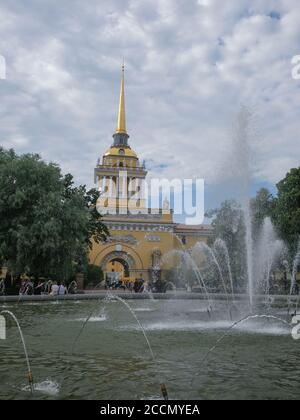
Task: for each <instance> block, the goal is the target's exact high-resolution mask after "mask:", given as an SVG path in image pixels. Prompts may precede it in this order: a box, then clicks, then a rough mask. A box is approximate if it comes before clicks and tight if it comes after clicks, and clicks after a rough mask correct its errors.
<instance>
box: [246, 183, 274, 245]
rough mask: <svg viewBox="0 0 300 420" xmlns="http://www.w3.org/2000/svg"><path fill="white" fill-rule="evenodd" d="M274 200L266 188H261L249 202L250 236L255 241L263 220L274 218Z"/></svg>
mask: <svg viewBox="0 0 300 420" xmlns="http://www.w3.org/2000/svg"><path fill="white" fill-rule="evenodd" d="M274 207H275V200H274V197H273V195H272V194H271V193H270V191H269V190H268V189H267V188H261V189H260V190H259V191H258V192H257V193H256V196H255V197H254V198H252V199H251V200H250V208H251V218H252V235H253V240H254V241H255V240H256V239H257V238H258V236H259V233H260V230H261V227H262V225H263V222H264V219H265V218H266V217H270V218H271V219H273V218H274Z"/></svg>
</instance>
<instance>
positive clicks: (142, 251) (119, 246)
mask: <svg viewBox="0 0 300 420" xmlns="http://www.w3.org/2000/svg"><path fill="white" fill-rule="evenodd" d="M128 139H129V135H128V133H127V129H126V117H125V88H124V67H123V68H122V78H121V88H120V99H119V110H118V122H117V129H116V131H115V133H114V135H113V144H112V145H111V147H110V148H109V149H108V150H107V151H106V152H105V153H104V154H103V156H102V158H101V159H98V163H97V166H96V168H95V182H96V183H97V185H98V187H99V189H100V191H101V197H100V199H99V202H98V206H97V207H98V211H99V213H100V214H102V215H103V222H104V223H105V224H106V225H107V227H108V229H109V231H110V237H109V238H108V241H107V242H105V243H101V244H97V243H94V246H93V248H92V250H91V252H90V255H89V261H90V264H93V265H97V266H100V267H101V268H102V270H103V272H104V275H105V278H106V280H107V282H108V283H109V282H114V281H116V280H121V281H125V282H126V281H134V280H135V279H136V278H140V277H142V278H143V279H144V280H145V281H147V282H149V283H155V282H156V281H157V280H158V279H160V280H162V281H163V280H165V279H166V273H167V272H168V271H169V270H170V269H172V265H173V263H172V258H166V256H168V255H170V254H171V253H172V250H176V249H177V250H178V249H184V250H186V249H189V248H191V247H192V246H193V245H195V243H196V242H198V241H205V242H206V241H207V239H208V238H209V236H210V235H211V234H212V230H211V227H210V226H207V225H194V226H192V225H183V224H179V223H176V222H174V220H173V212H172V210H171V209H170V208H169V204H168V202H167V201H166V200H165V201H164V204H163V206H162V208H160V209H156V210H155V211H154V210H153V209H150V208H147V206H146V204H147V202H146V199H145V191H143V182H144V181H145V179H146V175H147V170H146V168H145V165H144V164H143V163H141V162H140V160H139V157H138V155H137V154H136V152H135V151H134V150H133V149H132V148H131V147H130V145H129V142H128ZM174 264H175V263H174Z"/></svg>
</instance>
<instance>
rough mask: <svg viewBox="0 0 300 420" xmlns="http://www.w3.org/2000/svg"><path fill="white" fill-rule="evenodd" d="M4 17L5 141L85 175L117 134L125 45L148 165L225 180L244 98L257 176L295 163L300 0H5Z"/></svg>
mask: <svg viewBox="0 0 300 420" xmlns="http://www.w3.org/2000/svg"><path fill="white" fill-rule="evenodd" d="M0 19H1V25H0V39H1V44H0V53H1V54H2V55H3V56H4V57H5V58H6V61H7V80H5V81H0V92H1V109H0V112H1V114H0V115H1V124H0V134H1V143H2V144H3V145H5V146H6V147H14V148H15V149H16V150H17V151H18V152H27V151H33V152H40V153H41V154H42V156H43V157H44V158H45V159H47V160H53V161H57V162H59V163H60V164H61V165H62V167H63V169H64V171H70V172H72V173H73V174H74V175H75V179H76V182H78V183H87V184H88V185H91V184H92V182H93V167H94V165H95V162H96V160H97V158H98V157H99V156H101V154H102V153H103V152H104V151H105V150H106V149H107V148H108V147H109V145H110V143H111V141H112V139H111V135H112V133H113V131H114V129H115V124H116V112H117V101H118V90H119V77H120V64H121V61H122V57H123V56H125V60H126V106H127V125H128V131H129V134H130V136H131V137H130V144H131V146H132V147H133V148H134V149H136V151H137V152H138V153H139V155H140V157H141V158H142V159H143V158H144V159H146V161H147V160H148V161H149V166H150V175H155V173H156V172H158V173H159V174H160V175H163V176H169V177H174V176H178V174H180V176H182V177H183V176H184V177H192V176H201V177H204V178H205V179H206V180H207V182H208V185H211V186H212V185H214V184H218V183H220V182H224V181H226V177H225V176H224V173H223V174H221V171H220V168H223V167H224V165H223V160H224V157H225V156H227V154H228V155H230V147H231V140H230V139H231V127H232V123H233V121H234V118H235V116H236V114H237V112H238V109H239V106H240V104H247V105H249V106H250V107H252V108H253V109H254V110H255V114H256V126H257V130H258V132H259V135H258V136H257V138H256V139H254V140H253V144H252V148H253V153H254V154H255V156H256V158H255V165H254V167H253V179H254V182H255V183H258V184H259V183H260V182H264V181H266V182H270V183H274V182H277V181H278V180H279V179H280V178H281V177H282V176H284V174H285V172H286V171H287V170H288V169H289V168H290V167H291V166H298V165H299V156H300V143H299V135H298V133H299V122H298V118H297V114H298V112H299V111H298V110H299V105H300V96H299V89H300V83H299V81H295V80H293V79H292V78H291V64H290V60H291V57H292V56H293V55H296V54H299V53H300V50H299V45H300V42H299V41H300V29H299V21H300V9H299V6H298V1H297V0H278V1H270V0H269V1H266V0H265V1H258V0H254V1H246V0H241V1H239V2H222V3H220V2H219V1H217V0H199V1H196V0H189V1H186V0H180V1H179V0H176V1H175V0H154V1H153V0H151V1H150V0H149V1H148V0H143V1H139V0H127V1H123V0H122V1H121V0H109V1H108V0H102V1H97V0H90V1H89V2H80V1H73V0H72V1H71V0H68V1H66V0H64V1H62V2H51V1H49V0H45V1H43V2H41V1H37V0H28V1H27V2H26V3H25V2H23V1H21V0H17V1H15V2H13V4H12V2H10V1H8V0H3V1H2V2H1V6H0ZM151 168H153V170H151ZM212 188H213V187H212Z"/></svg>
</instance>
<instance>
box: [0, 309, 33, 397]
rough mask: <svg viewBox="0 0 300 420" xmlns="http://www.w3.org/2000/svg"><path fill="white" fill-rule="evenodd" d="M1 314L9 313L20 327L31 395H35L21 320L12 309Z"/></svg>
mask: <svg viewBox="0 0 300 420" xmlns="http://www.w3.org/2000/svg"><path fill="white" fill-rule="evenodd" d="M0 314H3V315H9V316H10V317H11V318H12V319H13V320H14V322H15V323H16V325H17V328H18V331H19V334H20V338H21V341H22V345H23V349H24V354H25V359H26V364H27V379H28V383H29V388H30V392H31V395H33V391H34V382H33V375H32V372H31V366H30V361H29V357H28V352H27V348H26V342H25V339H24V336H23V333H22V330H21V327H20V324H19V321H18V319H17V317H16V316H15V315H14V314H13V313H12V312H10V311H1V312H0Z"/></svg>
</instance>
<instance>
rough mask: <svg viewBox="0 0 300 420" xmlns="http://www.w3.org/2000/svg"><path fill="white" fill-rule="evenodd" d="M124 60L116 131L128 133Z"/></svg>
mask: <svg viewBox="0 0 300 420" xmlns="http://www.w3.org/2000/svg"><path fill="white" fill-rule="evenodd" d="M124 67H125V66H124V60H123V65H122V78H121V88H120V101H119V113H118V125H117V129H116V133H118V134H119V133H120V134H127V132H126V119H125V93H124Z"/></svg>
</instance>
